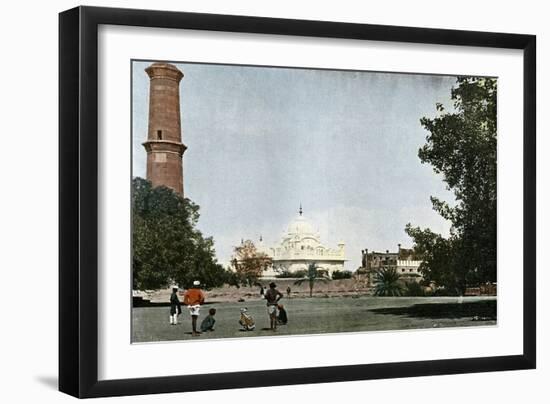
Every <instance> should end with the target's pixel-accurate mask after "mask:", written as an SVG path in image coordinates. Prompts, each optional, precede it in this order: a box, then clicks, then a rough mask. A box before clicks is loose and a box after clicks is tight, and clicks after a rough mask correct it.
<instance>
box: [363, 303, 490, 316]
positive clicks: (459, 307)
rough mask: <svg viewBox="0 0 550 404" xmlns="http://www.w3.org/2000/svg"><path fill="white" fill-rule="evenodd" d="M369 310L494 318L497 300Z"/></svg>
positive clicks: (380, 312)
mask: <svg viewBox="0 0 550 404" xmlns="http://www.w3.org/2000/svg"><path fill="white" fill-rule="evenodd" d="M370 311H372V312H373V313H376V314H391V315H395V316H408V317H423V318H431V319H441V318H464V317H471V318H472V319H479V320H496V319H497V302H496V300H482V301H479V302H466V303H422V304H413V305H412V306H408V307H387V308H380V309H370Z"/></svg>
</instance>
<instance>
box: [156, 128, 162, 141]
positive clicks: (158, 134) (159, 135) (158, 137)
mask: <svg viewBox="0 0 550 404" xmlns="http://www.w3.org/2000/svg"><path fill="white" fill-rule="evenodd" d="M157 139H158V140H162V131H161V130H157Z"/></svg>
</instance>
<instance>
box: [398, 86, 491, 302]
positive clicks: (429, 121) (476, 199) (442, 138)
mask: <svg viewBox="0 0 550 404" xmlns="http://www.w3.org/2000/svg"><path fill="white" fill-rule="evenodd" d="M451 98H452V100H453V103H454V105H453V109H452V110H450V111H447V110H446V109H445V108H444V107H443V106H442V105H441V104H437V105H436V108H437V110H438V112H439V114H438V116H437V117H435V118H426V117H424V118H422V119H421V120H420V122H421V124H422V126H423V127H424V128H425V129H426V130H427V131H428V132H429V135H428V136H427V137H426V144H425V145H424V146H423V147H422V148H421V149H420V150H419V152H418V156H419V157H420V160H421V162H422V163H428V164H431V165H432V166H433V169H434V171H435V172H436V173H439V174H442V176H443V180H444V181H445V182H446V183H447V188H448V189H449V190H451V191H452V192H453V193H454V195H455V199H456V204H454V205H453V206H451V205H450V204H448V203H447V202H445V201H441V200H439V199H437V198H435V197H431V201H432V205H433V208H434V209H435V210H436V211H437V212H438V213H439V214H440V215H441V216H442V217H443V218H445V219H447V220H449V221H450V222H451V228H450V237H448V238H444V237H442V236H441V235H440V234H436V233H434V232H432V231H431V230H430V229H421V228H420V227H413V226H412V225H410V224H408V225H407V227H406V229H405V230H406V232H407V234H408V235H409V236H411V237H412V239H413V240H414V242H415V251H416V252H418V253H419V254H422V255H423V256H424V263H423V264H422V266H421V270H422V272H423V273H424V276H425V277H426V279H428V280H433V281H435V282H436V283H438V284H440V285H443V286H445V287H446V288H452V289H455V290H456V291H457V292H458V293H463V292H464V290H465V288H466V287H467V286H468V285H476V284H480V283H482V282H494V281H496V219H497V216H496V215H497V201H496V194H497V186H496V173H497V165H496V153H497V148H496V145H497V143H496V142H497V138H496V128H497V121H496V109H497V82H496V79H492V78H479V77H459V78H458V79H457V85H456V86H455V87H454V88H453V89H452V90H451Z"/></svg>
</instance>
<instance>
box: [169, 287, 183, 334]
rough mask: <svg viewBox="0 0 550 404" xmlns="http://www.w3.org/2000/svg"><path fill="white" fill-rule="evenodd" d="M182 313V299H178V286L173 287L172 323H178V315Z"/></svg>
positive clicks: (171, 299) (171, 302) (171, 300)
mask: <svg viewBox="0 0 550 404" xmlns="http://www.w3.org/2000/svg"><path fill="white" fill-rule="evenodd" d="M180 314H181V304H180V299H178V287H177V286H174V287H173V288H172V294H171V295H170V324H171V325H176V324H178V316H179V315H180Z"/></svg>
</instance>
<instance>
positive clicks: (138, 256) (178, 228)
mask: <svg viewBox="0 0 550 404" xmlns="http://www.w3.org/2000/svg"><path fill="white" fill-rule="evenodd" d="M132 186H133V189H132V250H133V265H132V268H133V287H134V289H139V290H146V289H159V288H163V287H167V286H169V285H170V284H171V283H175V284H178V285H179V286H180V287H187V286H189V285H191V284H192V282H193V280H196V279H198V280H200V281H201V283H202V284H203V285H205V287H207V288H210V287H216V286H221V285H223V283H224V281H225V280H226V278H227V273H226V271H225V270H224V268H223V267H222V266H221V265H219V264H218V263H217V262H216V258H215V251H214V241H213V240H212V238H211V237H204V236H203V235H202V233H201V232H200V231H199V230H197V228H196V224H197V221H198V219H199V207H198V206H197V205H196V204H194V203H193V202H191V201H190V200H189V199H184V198H182V197H181V196H180V195H178V194H176V193H175V192H174V191H172V190H171V189H169V188H166V187H163V186H161V187H155V188H153V187H152V185H151V183H150V182H149V181H147V180H144V179H142V178H139V177H138V178H134V180H133V182H132Z"/></svg>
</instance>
